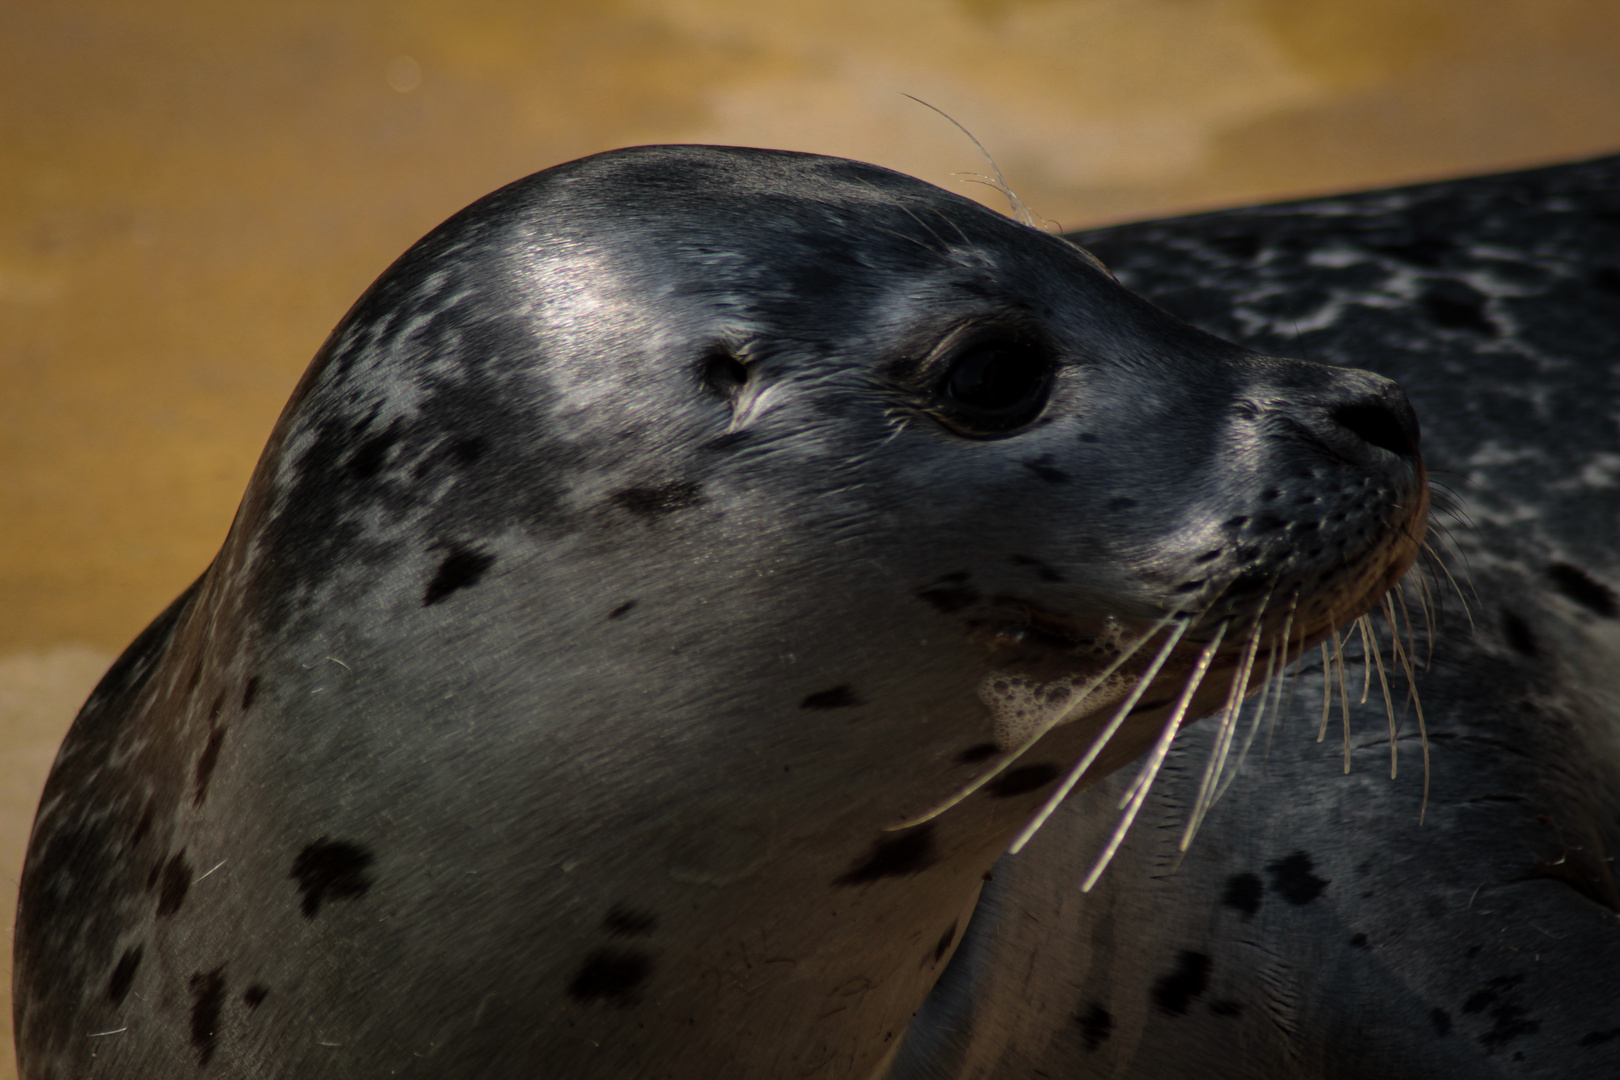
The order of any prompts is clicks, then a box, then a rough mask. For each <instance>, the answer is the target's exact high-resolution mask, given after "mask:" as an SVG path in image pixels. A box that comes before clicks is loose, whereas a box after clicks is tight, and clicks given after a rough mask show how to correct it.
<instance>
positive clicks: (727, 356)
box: [701, 346, 748, 401]
mask: <svg viewBox="0 0 1620 1080" xmlns="http://www.w3.org/2000/svg"><path fill="white" fill-rule="evenodd" d="M701 370H702V378H703V385H704V386H706V387H708V388H709V391H710V393H712V394H714V395H715V396H716V397H718V398H720V399H721V400H723V401H733V400H735V399H736V397H737V395H738V394H739V393H740V392H741V391H742V388H743V387H744V386H746V385H747V383H748V365H747V364H745V363H743V362H742V360H740V359H738V357H737V356H736V355H735V354H734V353H732V352H731V350H729V349H726V348H724V347H722V346H716V347H714V348H713V349H710V350H709V352H708V353H707V355H705V356H704V358H703V362H702V367H701Z"/></svg>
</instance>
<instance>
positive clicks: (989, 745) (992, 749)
mask: <svg viewBox="0 0 1620 1080" xmlns="http://www.w3.org/2000/svg"><path fill="white" fill-rule="evenodd" d="M995 756H996V744H995V743H993V742H982V743H975V744H974V745H972V746H970V747H968V748H967V749H966V750H964V751H962V752H961V753H960V754H957V755H956V760H957V761H959V762H961V763H962V764H963V765H973V764H975V763H977V762H980V761H984V760H986V759H987V758H993V757H995Z"/></svg>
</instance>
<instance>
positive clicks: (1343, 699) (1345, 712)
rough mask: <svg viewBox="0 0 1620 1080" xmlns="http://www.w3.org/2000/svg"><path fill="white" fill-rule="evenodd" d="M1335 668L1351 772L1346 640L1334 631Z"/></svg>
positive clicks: (1346, 767) (1347, 764)
mask: <svg viewBox="0 0 1620 1080" xmlns="http://www.w3.org/2000/svg"><path fill="white" fill-rule="evenodd" d="M1333 667H1334V671H1335V672H1336V673H1337V674H1338V676H1339V715H1340V716H1341V717H1342V718H1343V719H1344V771H1345V772H1349V771H1350V692H1349V690H1348V689H1346V688H1345V685H1344V682H1345V679H1344V639H1343V638H1341V637H1340V636H1339V630H1338V628H1337V627H1334V630H1333Z"/></svg>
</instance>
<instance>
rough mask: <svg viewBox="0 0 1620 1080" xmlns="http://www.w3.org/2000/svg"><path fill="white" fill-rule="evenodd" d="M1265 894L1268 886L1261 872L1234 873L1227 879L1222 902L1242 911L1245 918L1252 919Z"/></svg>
mask: <svg viewBox="0 0 1620 1080" xmlns="http://www.w3.org/2000/svg"><path fill="white" fill-rule="evenodd" d="M1265 894H1266V886H1265V884H1264V883H1263V882H1262V881H1261V880H1260V875H1259V874H1233V875H1232V876H1231V877H1229V878H1227V879H1226V891H1225V892H1223V893H1222V894H1221V903H1223V904H1225V905H1226V906H1227V907H1229V908H1236V909H1237V910H1238V911H1241V912H1242V913H1243V917H1244V918H1245V919H1252V918H1254V915H1255V912H1257V911H1259V910H1260V900H1261V898H1262V897H1263V896H1265Z"/></svg>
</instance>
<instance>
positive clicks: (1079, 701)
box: [884, 615, 1174, 832]
mask: <svg viewBox="0 0 1620 1080" xmlns="http://www.w3.org/2000/svg"><path fill="white" fill-rule="evenodd" d="M1172 621H1174V616H1171V615H1167V616H1165V617H1164V618H1163V619H1160V620H1159V621H1158V622H1157V623H1154V624H1153V627H1152V628H1151V629H1149V630H1148V632H1147V633H1145V634H1143V635H1142V636H1141V637H1139V638H1137V639H1136V640H1135V641H1133V642H1131V643H1130V645H1128V646H1126V647H1125V648H1123V649H1121V650H1120V654H1119V655H1118V656H1117V657H1115V658H1114V661H1113V662H1112V663H1111V664H1109V665H1108V666H1107V667H1105V668H1103V670H1102V672H1101V673H1100V674H1098V675H1097V676H1096V677H1094V678H1093V679H1091V680H1090V681H1089V682H1087V683H1086V684H1085V686H1083V687H1082V688H1081V690H1080V692H1079V693H1077V694H1075V695H1074V696H1073V700H1072V703H1071V704H1070V705H1069V706H1068V707H1067V708H1065V709H1063V710H1062V711H1060V712H1057V713H1054V714H1053V716H1052V718H1051V719H1050V720H1048V721H1046V722H1045V723H1043V724H1040V725H1038V726H1037V727H1036V728H1035V730H1034V731H1033V732H1031V733H1030V734H1029V735H1028V736H1026V737H1025V738H1024V741H1023V742H1020V743H1019V744H1018V745H1017V746H1015V747H1013V748H1012V749H1011V750H1008V751H1006V752H1004V753H1003V754H1002V756H1001V757H1000V758H999V759H997V760H996V761H994V762H992V763H991V764H990V765H988V766H986V768H985V770H984V771H983V772H981V773H979V774H978V775H977V776H975V777H974V778H973V779H972V780H969V781H968V782H967V783H966V784H964V785H962V787H960V788H958V789H957V790H956V793H955V794H953V795H951V796H950V797H949V798H947V799H945V800H944V801H943V802H939V803H936V804H935V805H934V806H932V807H931V808H929V809H928V810H925V811H923V812H922V813H920V814H917V815H916V816H914V817H909V818H906V819H905V820H904V821H899V822H896V823H895V824H893V825H886V826H884V831H885V832H896V831H898V830H900V829H909V828H911V827H912V826H914V825H921V824H922V823H923V822H925V821H932V820H933V819H934V818H936V817H938V816H939V815H941V814H943V813H944V812H945V811H947V810H949V809H950V808H951V807H953V806H956V805H957V804H959V803H960V802H961V801H962V800H963V799H965V798H967V797H968V796H969V795H972V794H973V793H974V792H975V791H978V790H979V789H980V788H982V787H984V785H986V784H988V783H989V782H990V781H992V780H994V779H995V778H996V777H997V776H1000V775H1001V774H1002V773H1003V772H1004V771H1006V769H1007V767H1008V766H1010V765H1011V764H1012V763H1013V762H1015V761H1017V760H1018V759H1019V758H1020V757H1022V756H1023V755H1024V754H1025V753H1026V752H1027V751H1028V750H1029V748H1030V747H1032V746H1034V745H1035V744H1036V743H1038V742H1040V741H1041V739H1043V738H1044V737H1045V736H1046V733H1047V732H1049V731H1051V730H1052V729H1053V728H1055V727H1059V726H1061V725H1062V724H1063V723H1065V722H1066V721H1068V720H1069V719H1070V718H1071V717H1073V716H1074V715H1076V714H1077V713H1078V712H1079V710H1080V708H1081V707H1082V706H1083V705H1085V703H1086V699H1087V698H1088V697H1090V696H1091V695H1092V693H1094V692H1095V691H1096V689H1097V688H1098V687H1099V686H1101V685H1103V683H1104V682H1106V681H1107V679H1108V677H1109V676H1110V675H1112V674H1114V672H1116V671H1118V670H1119V669H1120V667H1121V666H1122V665H1124V664H1125V663H1127V662H1128V661H1129V660H1130V659H1131V657H1133V656H1135V655H1136V653H1137V652H1138V651H1139V650H1140V649H1141V648H1142V646H1143V645H1146V644H1147V643H1148V641H1149V640H1150V639H1151V638H1152V637H1153V636H1154V635H1155V634H1157V633H1158V632H1159V631H1160V630H1163V629H1164V628H1165V627H1166V626H1168V625H1170V623H1171V622H1172Z"/></svg>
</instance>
